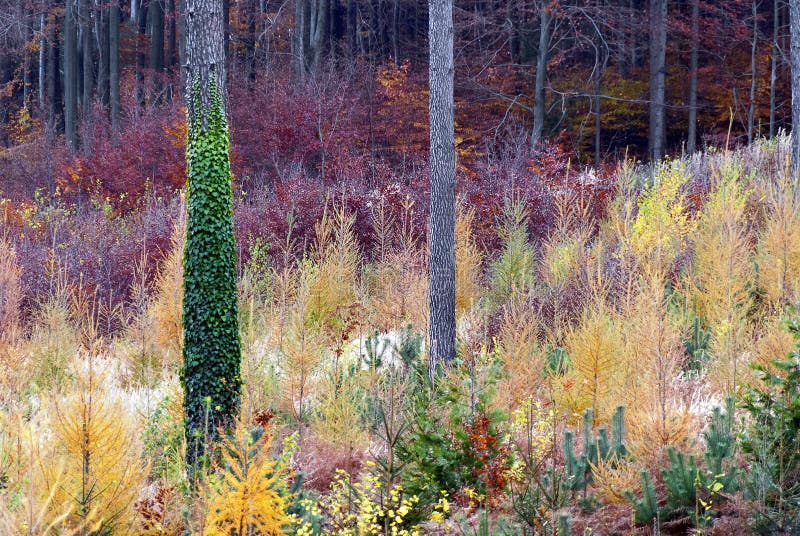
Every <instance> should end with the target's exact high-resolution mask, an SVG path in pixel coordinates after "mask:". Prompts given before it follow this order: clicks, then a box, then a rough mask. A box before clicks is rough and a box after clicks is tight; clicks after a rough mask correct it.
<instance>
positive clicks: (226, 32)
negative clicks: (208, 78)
mask: <svg viewBox="0 0 800 536" xmlns="http://www.w3.org/2000/svg"><path fill="white" fill-rule="evenodd" d="M230 24H231V0H222V54H223V56H222V57H223V58H225V62H226V63H227V62H228V61H230V57H229V56H230V52H231V51H230V47H231V35H230V32H231V29H230ZM226 73H227V71H226ZM226 76H227V75H226Z"/></svg>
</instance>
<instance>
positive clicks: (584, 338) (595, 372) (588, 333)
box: [566, 303, 625, 421]
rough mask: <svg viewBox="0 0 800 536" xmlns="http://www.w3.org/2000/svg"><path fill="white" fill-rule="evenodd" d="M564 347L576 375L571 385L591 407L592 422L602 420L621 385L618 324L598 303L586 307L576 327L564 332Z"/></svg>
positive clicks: (622, 386)
mask: <svg viewBox="0 0 800 536" xmlns="http://www.w3.org/2000/svg"><path fill="white" fill-rule="evenodd" d="M566 347H567V352H568V353H569V356H570V358H571V359H572V364H573V366H574V368H575V371H576V372H577V374H578V385H577V386H575V387H577V389H578V391H579V392H580V393H581V394H582V395H583V397H585V399H586V401H587V402H588V404H589V406H590V407H592V408H593V409H594V415H595V421H606V420H607V419H608V418H609V417H610V416H611V413H612V411H613V410H614V408H615V407H616V406H617V405H618V401H619V396H620V394H621V393H622V392H623V388H624V386H625V377H624V375H623V374H622V373H623V372H624V368H623V366H622V359H621V357H622V353H623V350H624V347H623V340H622V334H621V332H620V329H619V326H618V325H617V323H616V322H615V320H614V319H613V318H612V317H611V315H610V314H609V313H608V312H607V311H606V309H605V306H604V305H603V304H602V303H595V304H592V305H590V306H588V307H587V309H586V310H585V311H584V313H583V316H582V318H581V321H580V323H579V324H578V326H577V327H575V328H573V329H572V330H571V331H570V332H569V333H568V334H567V340H566ZM575 409H577V410H578V411H583V409H585V407H584V408H573V411H574V410H575Z"/></svg>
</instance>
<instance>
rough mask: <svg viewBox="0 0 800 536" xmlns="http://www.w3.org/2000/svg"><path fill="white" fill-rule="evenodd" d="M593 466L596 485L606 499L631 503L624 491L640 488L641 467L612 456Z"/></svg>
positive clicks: (614, 502)
mask: <svg viewBox="0 0 800 536" xmlns="http://www.w3.org/2000/svg"><path fill="white" fill-rule="evenodd" d="M591 468H592V479H593V481H594V485H595V486H596V487H597V490H598V491H599V492H600V494H601V495H602V496H603V498H605V500H606V501H608V502H609V503H613V504H629V502H628V499H626V498H625V496H624V495H623V491H625V490H631V489H637V488H638V486H639V471H640V469H639V468H638V467H637V466H636V465H634V464H632V463H629V462H626V461H624V460H623V461H620V460H617V459H615V458H612V459H610V460H606V459H601V460H600V461H599V462H598V464H597V465H591Z"/></svg>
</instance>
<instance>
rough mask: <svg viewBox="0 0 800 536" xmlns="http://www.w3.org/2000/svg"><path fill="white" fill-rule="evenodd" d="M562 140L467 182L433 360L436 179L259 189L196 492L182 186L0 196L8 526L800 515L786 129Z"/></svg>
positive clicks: (686, 526)
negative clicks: (596, 155) (189, 419)
mask: <svg viewBox="0 0 800 536" xmlns="http://www.w3.org/2000/svg"><path fill="white" fill-rule="evenodd" d="M548 151H550V152H547V151H545V152H541V153H538V154H537V155H533V156H531V155H528V157H522V156H520V155H516V156H515V155H513V154H507V155H506V156H503V157H502V158H501V157H499V156H498V158H497V159H495V160H492V161H491V162H490V163H489V164H487V167H485V168H482V167H480V166H476V167H475V168H474V169H476V170H478V171H476V172H474V173H475V175H474V176H462V177H461V178H460V183H459V188H460V197H459V208H458V215H457V221H456V265H457V266H456V312H457V326H458V358H457V360H456V362H455V363H454V364H453V366H452V367H451V368H449V369H448V370H445V371H442V373H441V374H440V375H435V376H433V377H431V376H429V375H428V371H427V364H426V358H427V353H426V352H427V350H426V348H425V345H424V343H423V341H425V340H426V337H425V331H426V329H427V323H428V318H427V314H428V313H427V296H426V293H427V288H426V287H427V259H426V237H425V223H424V222H425V208H424V207H425V205H426V203H427V201H426V199H425V193H424V188H422V187H421V186H420V187H419V188H417V186H419V185H422V184H424V168H420V170H418V171H417V172H415V173H414V174H406V175H403V174H401V172H400V171H397V172H396V173H397V174H396V175H392V176H388V177H385V178H382V179H380V180H375V182H372V183H367V182H363V181H362V180H361V178H360V177H359V178H358V179H357V180H356V179H355V178H351V179H342V180H340V181H339V180H337V181H334V182H335V183H333V184H329V183H328V181H327V180H323V178H322V177H319V176H317V177H314V176H310V175H306V174H305V173H303V172H298V173H297V174H296V176H294V175H293V176H286V177H283V178H281V179H280V180H279V181H275V182H274V184H271V185H264V186H263V187H258V188H255V187H254V188H252V189H250V190H246V188H245V187H244V186H242V189H241V190H240V191H239V192H238V194H237V198H236V200H235V211H236V214H237V219H236V225H235V226H236V233H237V242H238V244H239V245H240V246H239V247H240V251H239V252H238V253H239V261H238V270H237V271H238V277H237V290H238V294H239V303H240V310H239V322H238V323H239V330H240V340H241V346H242V355H243V359H242V363H241V380H242V383H243V387H242V399H241V415H240V418H239V422H238V423H237V425H236V427H235V431H233V432H232V433H231V434H229V435H228V436H226V437H224V438H222V440H221V442H220V443H219V444H218V446H217V447H215V448H214V449H211V451H210V454H209V456H207V457H205V458H204V459H203V461H202V463H203V464H205V465H203V467H202V470H201V471H199V472H195V473H194V474H193V477H192V480H189V478H188V477H187V474H186V472H185V470H184V466H183V463H184V462H183V461H184V457H185V454H186V444H187V442H186V440H185V438H184V432H183V430H184V416H183V411H182V404H183V400H182V391H181V388H180V380H179V371H180V368H181V360H180V356H181V351H182V338H181V337H182V335H181V334H182V331H181V311H182V300H183V293H182V288H181V283H180V282H181V272H182V268H181V262H180V259H181V258H182V248H183V244H184V230H185V219H184V212H185V207H184V203H183V201H182V198H181V197H180V196H179V195H168V194H167V193H166V192H163V195H160V196H159V195H158V194H157V193H156V192H150V193H148V194H146V195H144V196H143V197H141V199H139V200H138V201H137V202H136V203H135V204H134V205H132V206H131V207H126V208H124V209H122V208H121V207H120V206H118V205H117V204H116V203H115V202H114V200H112V199H110V198H103V197H102V196H98V195H96V192H95V193H93V194H92V195H82V196H75V195H74V194H73V193H71V192H65V191H63V190H54V191H53V192H47V191H46V190H42V191H40V192H39V193H38V194H37V196H36V197H35V198H33V199H32V200H30V201H28V202H18V201H17V200H13V201H12V200H5V201H3V214H4V218H5V219H4V220H3V232H2V234H0V321H1V322H2V324H0V360H2V365H3V369H4V370H6V371H8V372H7V373H6V374H4V375H3V377H2V378H0V422H1V423H2V426H0V527H2V532H3V533H8V534H72V533H76V534H87V533H97V534H100V533H103V534H162V535H163V534H176V535H177V534H184V533H187V531H188V532H189V533H192V534H226V535H228V534H231V533H233V534H281V533H285V534H309V535H312V534H337V535H338V534H341V535H345V534H358V535H364V534H408V535H410V534H465V533H466V534H564V533H566V532H567V531H573V532H577V531H581V530H584V529H591V531H592V532H593V533H597V534H613V533H626V532H627V533H641V534H645V533H668V532H673V533H686V532H687V531H690V530H691V531H695V533H723V532H725V533H738V534H750V533H761V534H775V533H780V532H783V533H792V531H795V530H796V529H797V527H796V519H797V518H798V508H800V494H798V492H797V490H798V487H800V471H798V467H800V455H798V452H799V451H800V447H799V446H798V443H797V426H796V423H797V422H798V420H797V419H798V414H799V412H798V409H797V408H798V395H797V385H798V383H799V382H800V380H799V379H798V370H799V369H798V365H797V359H798V358H797V353H796V347H797V338H796V334H797V332H798V328H797V326H798V312H797V309H796V307H797V305H796V304H797V303H798V300H800V234H798V233H800V231H798V229H800V225H798V223H800V222H799V221H798V218H800V211H798V206H797V195H796V191H795V189H794V185H793V184H792V183H791V182H790V181H789V178H790V172H789V162H788V154H789V146H788V139H786V138H780V139H777V140H775V141H773V142H767V141H760V142H758V143H756V144H754V145H753V146H751V147H749V148H747V149H743V150H741V151H738V152H725V151H708V152H706V153H704V154H703V155H698V156H695V157H692V158H683V159H674V160H669V161H665V162H662V163H659V164H658V165H656V166H654V167H644V166H640V165H636V164H635V163H624V164H621V165H620V166H619V167H618V168H617V169H616V170H615V171H614V173H613V174H612V175H611V176H610V177H608V178H602V177H598V176H596V174H595V173H594V172H592V171H591V170H587V171H577V170H572V169H570V166H569V165H568V164H566V163H564V165H563V166H562V167H560V168H553V166H557V165H561V163H562V161H561V160H560V159H559V158H558V157H557V155H558V150H557V149H555V148H552V149H549V150H548ZM331 154H332V153H331ZM548 155H550V156H548ZM553 155H556V156H553ZM331 162H332V160H328V163H329V164H330V165H331V168H329V169H333V168H334V164H332V163H331ZM548 162H549V163H548ZM326 165H327V164H326ZM541 166H545V167H547V166H550V168H548V169H551V170H552V169H558V172H557V173H556V172H552V171H548V172H545V171H544V170H543V168H542V167H541ZM241 184H242V185H244V184H247V183H245V182H244V181H243V182H242V183H241ZM210 435H213V434H210ZM231 531H233V532H231Z"/></svg>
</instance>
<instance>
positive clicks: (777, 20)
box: [769, 0, 781, 139]
mask: <svg viewBox="0 0 800 536" xmlns="http://www.w3.org/2000/svg"><path fill="white" fill-rule="evenodd" d="M779 1H780V0H774V1H773V2H772V58H771V60H770V75H769V137H770V139H772V138H773V137H774V136H775V84H776V82H777V80H778V55H779V54H780V47H779V46H778V34H779V33H780V28H781V16H780V6H779V4H778V2H779Z"/></svg>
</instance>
